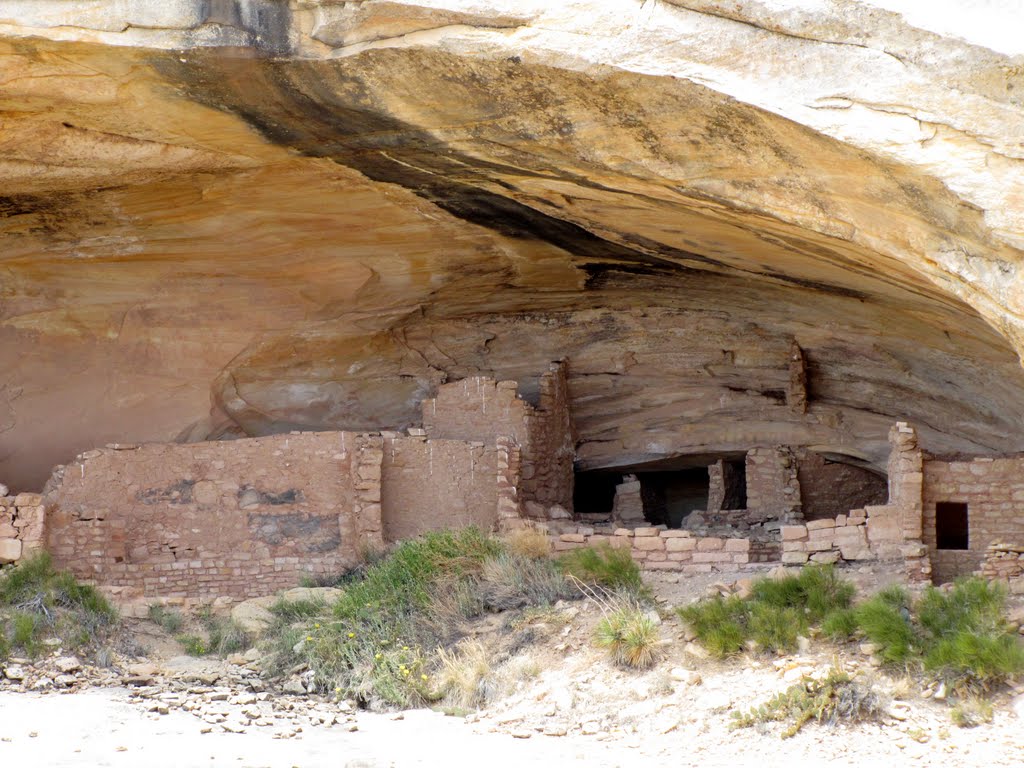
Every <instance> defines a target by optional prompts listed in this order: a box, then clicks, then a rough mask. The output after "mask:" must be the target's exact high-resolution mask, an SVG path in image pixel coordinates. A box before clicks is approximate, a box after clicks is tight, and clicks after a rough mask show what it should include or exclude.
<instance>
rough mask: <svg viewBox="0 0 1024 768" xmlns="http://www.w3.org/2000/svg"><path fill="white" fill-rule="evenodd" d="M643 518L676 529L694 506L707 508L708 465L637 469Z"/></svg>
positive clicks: (695, 508)
mask: <svg viewBox="0 0 1024 768" xmlns="http://www.w3.org/2000/svg"><path fill="white" fill-rule="evenodd" d="M637 478H639V480H640V495H641V497H642V498H643V501H644V517H645V518H647V521H648V522H650V523H651V524H652V525H667V526H668V527H669V528H679V527H681V526H682V523H683V519H684V518H686V517H687V516H688V515H689V514H690V513H691V512H693V511H694V510H697V509H702V510H704V509H707V508H708V468H707V467H692V468H689V469H678V470H675V471H672V472H638V473H637Z"/></svg>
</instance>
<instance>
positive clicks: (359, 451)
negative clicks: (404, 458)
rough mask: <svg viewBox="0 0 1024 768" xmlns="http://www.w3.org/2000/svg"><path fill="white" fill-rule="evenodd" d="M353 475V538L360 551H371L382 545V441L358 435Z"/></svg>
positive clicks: (377, 437) (381, 439)
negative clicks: (354, 537)
mask: <svg viewBox="0 0 1024 768" xmlns="http://www.w3.org/2000/svg"><path fill="white" fill-rule="evenodd" d="M355 443H356V446H355V451H354V456H353V457H352V464H351V467H352V473H353V480H354V486H355V504H354V510H353V511H354V512H355V535H356V540H357V541H358V542H359V547H360V549H362V550H364V551H372V550H375V549H382V548H383V546H384V530H383V528H384V526H383V515H382V512H381V503H380V486H381V465H382V464H383V462H384V438H383V437H381V436H380V435H359V436H357V437H356V438H355Z"/></svg>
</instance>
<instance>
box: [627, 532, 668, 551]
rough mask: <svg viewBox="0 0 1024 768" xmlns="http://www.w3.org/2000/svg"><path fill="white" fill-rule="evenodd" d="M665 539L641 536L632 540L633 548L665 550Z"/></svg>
mask: <svg viewBox="0 0 1024 768" xmlns="http://www.w3.org/2000/svg"><path fill="white" fill-rule="evenodd" d="M665 544H666V541H665V540H663V539H661V538H659V537H657V536H642V537H639V538H636V539H634V540H633V548H634V549H639V550H646V551H661V552H663V551H664V550H665Z"/></svg>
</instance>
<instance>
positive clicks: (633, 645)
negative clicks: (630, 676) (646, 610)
mask: <svg viewBox="0 0 1024 768" xmlns="http://www.w3.org/2000/svg"><path fill="white" fill-rule="evenodd" d="M594 640H595V642H596V643H597V645H598V646H600V647H601V648H605V649H607V650H608V653H609V654H610V655H611V657H612V661H614V662H615V663H616V664H618V665H620V666H623V667H630V668H631V669H647V668H648V667H650V666H652V665H653V664H654V662H655V660H656V659H657V650H658V627H657V625H656V624H655V623H654V621H653V620H651V618H650V617H648V616H645V615H644V614H643V613H642V612H640V611H639V610H637V609H635V608H620V609H618V610H616V611H615V612H613V613H610V614H608V615H607V616H605V617H604V618H603V619H601V621H600V622H598V625H597V628H596V629H595V634H594Z"/></svg>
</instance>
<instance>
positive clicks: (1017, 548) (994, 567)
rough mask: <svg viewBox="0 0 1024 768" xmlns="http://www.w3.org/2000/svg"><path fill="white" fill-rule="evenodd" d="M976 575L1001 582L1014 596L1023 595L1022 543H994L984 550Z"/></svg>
mask: <svg viewBox="0 0 1024 768" xmlns="http://www.w3.org/2000/svg"><path fill="white" fill-rule="evenodd" d="M978 575H979V576H981V577H982V578H985V579H988V580H990V581H1001V582H1003V583H1004V584H1006V585H1007V587H1008V588H1009V590H1010V592H1011V593H1012V594H1014V595H1024V541H1022V543H1019V544H1011V543H1009V542H1005V541H995V542H993V543H991V544H989V545H988V547H986V549H985V559H984V560H982V562H981V568H980V569H979V571H978Z"/></svg>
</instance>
